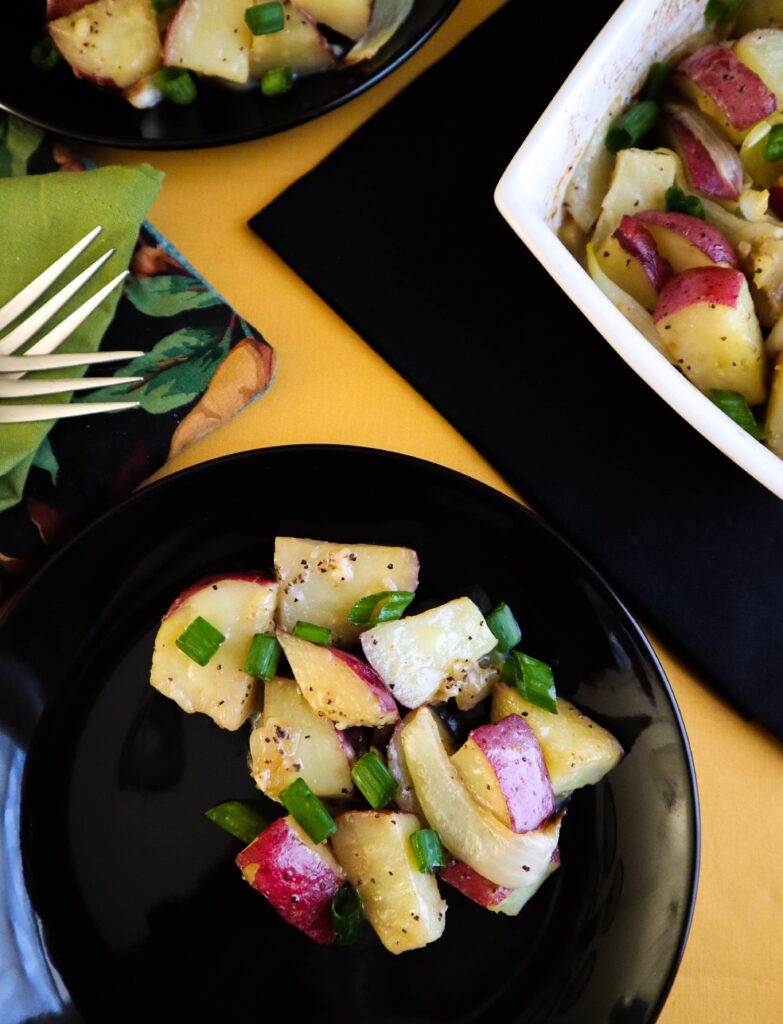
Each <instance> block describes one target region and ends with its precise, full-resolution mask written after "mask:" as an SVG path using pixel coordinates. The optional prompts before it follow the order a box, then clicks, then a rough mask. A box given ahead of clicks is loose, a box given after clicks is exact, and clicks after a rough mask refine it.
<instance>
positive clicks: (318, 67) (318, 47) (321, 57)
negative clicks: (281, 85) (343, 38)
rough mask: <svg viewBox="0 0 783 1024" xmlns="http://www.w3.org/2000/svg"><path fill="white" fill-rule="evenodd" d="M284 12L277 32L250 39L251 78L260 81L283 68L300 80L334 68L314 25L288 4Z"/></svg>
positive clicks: (311, 20)
mask: <svg viewBox="0 0 783 1024" xmlns="http://www.w3.org/2000/svg"><path fill="white" fill-rule="evenodd" d="M284 11H285V27H284V28H283V29H282V30H281V31H280V32H269V33H267V34H266V35H260V36H253V41H252V48H251V51H250V77H251V78H260V77H261V76H262V75H263V74H264V72H265V71H269V69H270V68H279V67H283V66H285V67H289V68H291V70H292V71H293V72H294V74H295V75H300V76H301V75H312V74H315V73H316V72H318V71H328V70H329V68H333V67H334V66H335V60H334V55H333V54H332V51H331V49H330V47H329V44H328V42H327V41H326V39H325V38H324V37H323V36H322V35H321V32H320V31H319V29H318V26H317V25H316V23H315V21H313V19H312V18H311V17H310V16H309V15H308V14H306V13H305V12H304V11H300V10H299V9H298V8H296V7H294V5H293V4H290V3H287V4H285V5H284Z"/></svg>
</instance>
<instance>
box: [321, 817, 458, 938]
mask: <svg viewBox="0 0 783 1024" xmlns="http://www.w3.org/2000/svg"><path fill="white" fill-rule="evenodd" d="M419 828H421V823H420V822H419V819H418V818H417V817H416V815H415V814H406V813H405V812H403V811H349V812H347V813H346V814H341V815H340V817H339V818H338V819H337V831H336V832H335V833H334V835H333V836H332V846H333V848H334V852H335V854H336V856H337V859H338V860H339V862H340V864H341V865H342V866H343V868H344V870H345V873H346V874H347V875H348V879H349V881H350V882H351V885H353V886H354V887H355V888H356V889H357V890H358V891H359V893H360V894H361V897H362V901H363V903H364V913H365V916H366V918H367V920H368V921H369V922H370V924H371V925H372V927H373V928H374V929H375V931H376V933H377V935H378V938H379V939H380V940H381V942H382V943H383V945H384V946H385V947H386V949H388V951H389V952H390V953H405V952H407V951H408V950H411V949H421V947H422V946H426V945H427V944H428V943H430V942H435V940H436V939H439V938H440V937H441V935H442V934H443V929H444V928H445V927H446V903H445V902H444V900H442V899H441V896H440V892H439V891H438V883H437V881H436V879H435V876H434V875H432V874H429V873H426V872H422V871H419V869H418V866H417V864H416V860H415V858H414V856H413V852H412V850H411V846H410V837H411V835H412V834H413V833H414V832H416V831H417V830H418V829H419Z"/></svg>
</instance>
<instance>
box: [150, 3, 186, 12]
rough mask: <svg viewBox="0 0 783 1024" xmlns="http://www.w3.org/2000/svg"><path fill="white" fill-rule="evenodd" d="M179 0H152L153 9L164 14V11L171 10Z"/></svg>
mask: <svg viewBox="0 0 783 1024" xmlns="http://www.w3.org/2000/svg"><path fill="white" fill-rule="evenodd" d="M178 3H179V0H150V4H151V6H152V9H153V11H154V12H155V13H156V14H163V13H164V11H170V10H171V8H172V7H176V6H177V4H178Z"/></svg>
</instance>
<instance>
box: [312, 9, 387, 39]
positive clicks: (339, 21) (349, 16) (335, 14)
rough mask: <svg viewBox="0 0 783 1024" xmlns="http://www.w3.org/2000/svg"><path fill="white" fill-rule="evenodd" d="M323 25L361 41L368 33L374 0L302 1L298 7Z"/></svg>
mask: <svg viewBox="0 0 783 1024" xmlns="http://www.w3.org/2000/svg"><path fill="white" fill-rule="evenodd" d="M297 6H298V7H299V9H300V10H302V11H306V12H307V13H308V14H309V15H310V17H311V18H312V19H313V20H314V21H317V22H319V24H321V25H328V26H329V28H332V29H334V30H335V32H339V33H340V34H341V35H344V36H347V37H348V39H359V38H361V36H363V35H364V33H365V32H366V31H367V29H368V28H369V25H370V15H371V14H372V9H373V2H372V0H301V2H300V3H299V4H298V5H297Z"/></svg>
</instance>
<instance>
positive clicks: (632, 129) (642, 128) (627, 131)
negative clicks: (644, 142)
mask: <svg viewBox="0 0 783 1024" xmlns="http://www.w3.org/2000/svg"><path fill="white" fill-rule="evenodd" d="M659 114H660V110H659V108H658V104H657V103H654V102H653V101H652V100H641V101H640V102H639V103H634V105H633V106H632V107H629V109H628V110H626V112H625V113H624V114H623V115H622V116H621V117H619V118H618V119H617V120H616V121H615V123H614V124H613V125H612V127H611V128H610V129H609V131H608V132H607V133H606V148H607V149H608V150H609V152H610V153H619V152H620V150H621V149H628V148H629V147H631V146H635V145H636V143H637V142H638V141H639V140H640V139H641V138H643V137H644V136H645V135H646V134H647V133H648V132H649V131H650V129H651V128H652V127H653V125H654V124H655V122H656V121H657V120H658V115H659Z"/></svg>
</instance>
